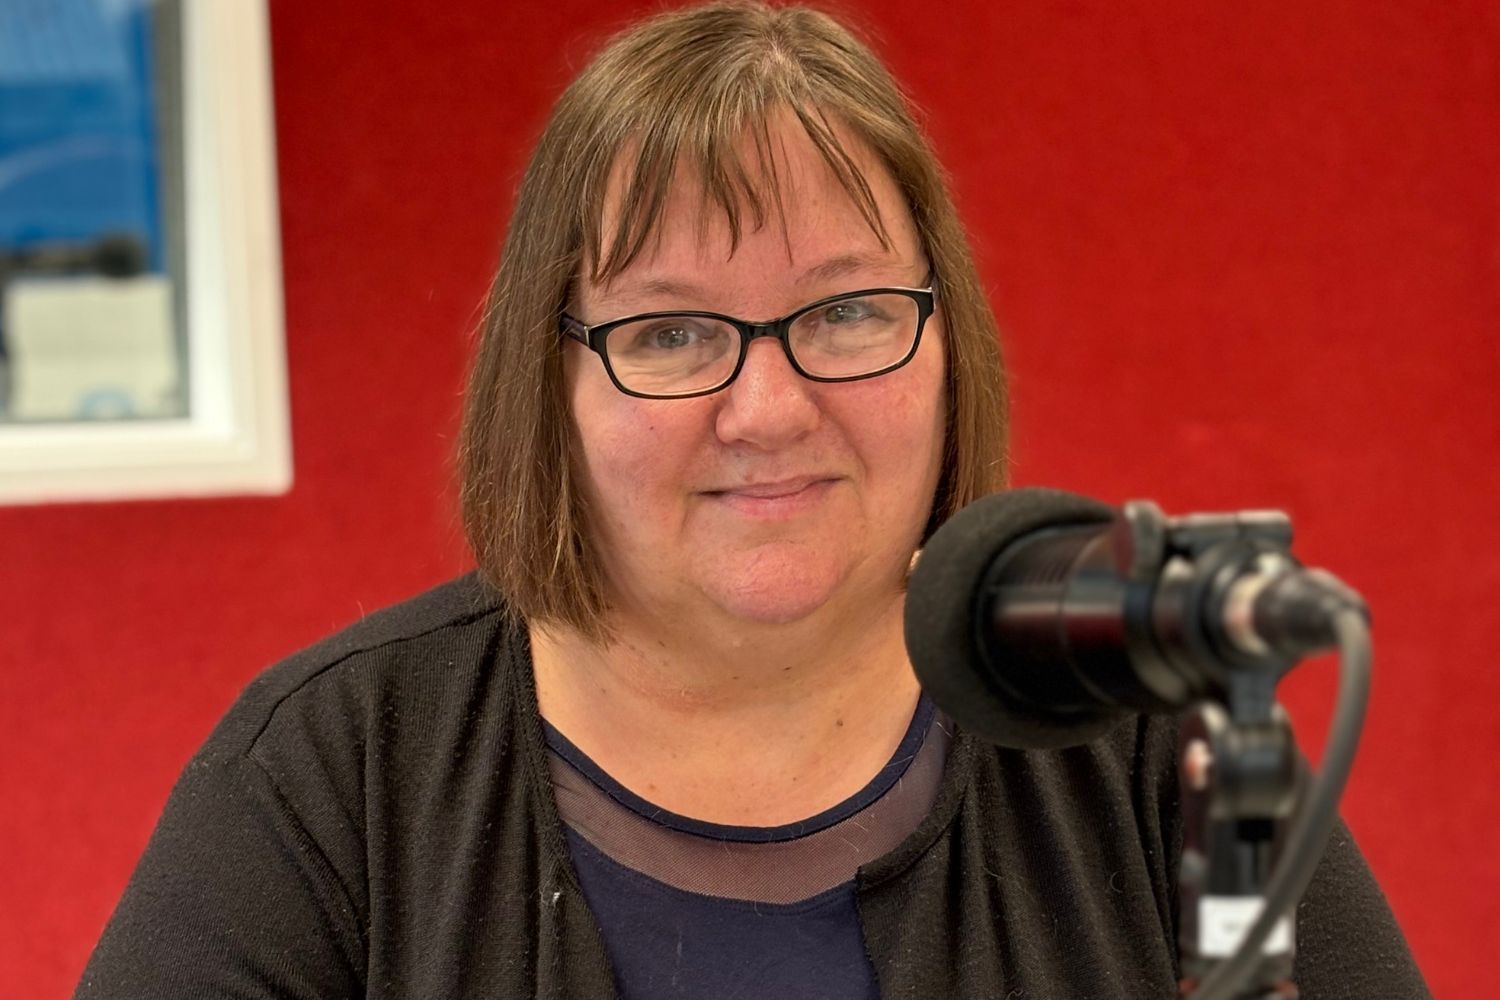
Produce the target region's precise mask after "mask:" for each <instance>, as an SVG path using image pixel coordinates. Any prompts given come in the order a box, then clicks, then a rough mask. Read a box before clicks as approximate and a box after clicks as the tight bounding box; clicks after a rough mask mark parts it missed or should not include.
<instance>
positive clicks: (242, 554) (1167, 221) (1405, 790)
mask: <svg viewBox="0 0 1500 1000" xmlns="http://www.w3.org/2000/svg"><path fill="white" fill-rule="evenodd" d="M627 6H629V7H635V8H641V9H644V8H646V7H648V6H651V5H648V4H644V3H635V4H630V5H624V4H605V3H601V2H592V3H583V2H579V0H553V2H550V3H548V4H546V5H538V6H537V7H536V9H529V8H528V9H526V10H525V11H524V12H521V11H517V10H516V9H515V8H514V7H512V6H510V5H506V4H496V3H493V2H490V0H449V2H447V3H442V4H427V3H417V2H415V0H404V2H401V3H396V2H390V3H381V4H371V3H366V2H362V0H318V2H317V3H302V2H294V0H275V2H273V3H272V15H273V37H274V46H275V76H276V101H277V117H278V139H279V144H280V164H281V174H280V176H281V199H282V220H283V222H282V225H283V230H282V235H283V242H284V246H285V266H286V309H287V340H288V351H289V357H290V365H291V389H292V415H293V424H294V435H295V437H294V446H295V457H296V477H297V478H296V486H295V488H294V489H293V491H292V492H291V493H290V494H289V495H288V496H286V497H281V498H274V499H236V500H207V501H205V500H200V501H181V502H159V503H129V504H109V505H63V506H53V507H42V508H31V509H9V510H3V511H0V608H3V609H4V610H3V616H4V617H3V619H0V629H3V633H0V634H3V647H0V803H4V805H3V809H0V858H3V859H4V864H3V865H0V899H3V903H0V984H4V985H3V987H0V992H3V993H4V994H5V995H7V996H12V997H17V998H32V997H36V998H40V997H57V996H62V995H66V994H67V992H68V991H69V990H70V989H71V987H72V984H73V982H74V981H75V980H76V977H77V975H78V973H79V972H80V970H81V968H82V965H83V962H84V960H85V958H86V956H87V953H88V951H89V948H90V946H91V944H92V942H93V940H94V939H95V937H96V936H97V934H98V932H99V930H100V928H101V926H102V925H103V923H104V921H105V919H106V917H107V916H108V914H109V912H110V909H111V907H112V906H113V904H114V902H115V900H116V898H117V897H118V894H119V892H120V890H121V888H122V886H123V884H124V881H125V879H126V877H127V875H128V873H129V871H130V869H131V867H132V865H133V863H134V860H135V858H136V856H137V855H138V853H139V852H140V850H141V848H142V846H143V845H144V843H145V840H146V837H147V835H148V833H149V831H150V829H151V826H152V824H153V822H154V819H155V817H156V815H157V812H158V811H159V809H160V806H161V803H162V801H163V799H164V797H165V796H166V793H167V791H168V789H169V788H170V786H171V783H172V781H173V780H174V778H175V776H176V774H177V771H178V770H179V769H180V768H181V766H182V765H183V763H184V762H185V761H186V759H187V757H188V756H189V755H190V754H191V753H192V751H193V749H194V748H195V746H196V745H197V744H198V743H199V741H201V740H202V738H203V737H204V736H205V735H206V734H207V732H208V730H209V728H210V727H211V725H212V724H213V722H214V720H215V719H216V718H217V716H218V715H219V713H220V712H221V711H222V710H223V709H224V707H225V706H226V705H227V704H228V703H229V701H230V700H231V699H232V698H233V697H234V695H235V693H236V692H237V690H238V689H239V688H240V687H241V686H242V685H243V684H244V683H245V682H246V680H247V679H248V678H249V677H250V676H251V675H253V674H254V673H255V672H256V671H257V670H258V669H260V668H261V667H262V666H263V665H265V664H267V663H269V662H272V661H274V660H275V659H277V658H279V657H280V656H282V655H284V654H286V653H288V652H290V651H291V650H292V649H294V648H296V647H298V646H300V645H303V644H305V643H307V642H310V641H312V640H314V639H316V638H317V637H319V636H321V635H322V634H324V633H326V632H328V631H330V630H332V629H334V628H336V627H338V626H340V625H342V624H344V623H346V622H348V621H350V620H351V619H353V618H355V617H357V616H358V615H359V614H361V613H362V612H363V611H364V610H367V609H370V608H373V607H376V606H378V605H380V604H383V603H387V602H390V601H393V600H396V599H398V598H400V597H402V596H404V595H407V594H410V593H413V592H415V591H417V590H419V589H421V588H423V587H426V586H427V585H429V584H431V583H435V582H437V581H438V580H440V579H443V578H444V577H446V576H448V575H449V574H451V573H454V572H456V571H458V570H459V569H461V568H462V567H463V566H464V565H465V556H464V554H463V547H462V543H461V539H460V534H459V531H458V529H457V527H456V518H455V516H454V514H453V512H452V511H453V502H452V501H453V490H452V488H451V485H450V483H451V476H450V465H451V463H450V458H449V455H450V453H451V451H452V446H453V441H454V432H455V427H456V412H457V407H458V403H457V394H458V392H459V385H460V380H461V372H462V368H463V364H464V360H463V358H464V351H465V344H466V339H467V335H468V331H469V330H470V328H471V327H472V325H473V322H474V317H475V309H476V305H477V303H478V301H479V299H480V296H481V294H482V291H483V287H484V285H485V281H486V275H487V272H488V270H489V268H490V266H491V264H492V261H493V257H494V251H495V247H496V245H497V242H498V234H499V232H500V231H501V228H502V226H503V223H504V221H505V218H506V215H507V212H508V202H509V199H510V196H511V193H512V191H513V189H514V186H515V183H516V180H517V177H518V175H519V171H520V168H521V165H522V158H523V156H524V155H525V152H526V151H527V147H528V145H529V142H530V140H531V138H532V137H534V135H535V134H536V132H537V130H538V128H539V127H540V124H541V121H542V118H543V116H544V114H545V108H546V105H547V103H548V101H549V99H550V98H551V97H553V96H554V95H555V94H556V92H557V91H558V89H559V88H560V87H561V85H562V84H563V82H564V81H565V80H566V78H567V77H568V76H569V74H570V72H571V71H572V70H573V69H574V68H576V67H577V66H579V65H581V63H582V62H583V60H584V59H585V57H586V53H587V52H588V51H589V48H590V46H591V45H592V44H593V41H594V40H595V39H596V38H597V37H598V36H599V33H600V32H601V31H602V30H604V29H605V28H606V27H609V26H612V25H614V24H617V23H619V22H620V21H621V20H622V19H623V18H625V17H626V16H627V14H625V13H621V9H622V7H627ZM1304 6H1305V9H1303V8H1304ZM1141 7H1142V8H1144V9H1134V10H1129V11H1127V10H1124V9H1120V8H1119V7H1118V6H1117V5H1113V4H1106V3H1099V4H1080V3H1076V2H1063V0H1054V2H1015V3H1005V4H992V3H986V2H972V3H966V4H953V5H947V6H945V5H939V4H923V5H921V7H920V16H916V15H915V14H913V12H912V6H911V4H909V3H907V2H903V0H889V2H882V3H878V4H877V3H871V4H870V5H869V7H868V9H867V10H866V9H863V8H860V9H856V13H855V17H856V18H858V19H861V20H863V21H865V22H866V23H867V24H868V25H870V26H871V27H872V28H873V30H874V32H875V34H876V35H877V36H878V38H879V40H880V47H881V48H882V49H883V51H884V52H885V53H886V54H887V56H888V57H889V59H890V61H891V62H892V64H893V65H894V66H895V68H896V70H897V72H898V74H899V75H900V76H901V77H902V78H903V79H904V80H905V81H906V83H907V84H908V85H909V87H910V89H911V91H912V93H913V94H914V95H915V96H916V98H917V99H918V101H919V102H920V103H921V104H923V105H924V106H926V107H927V108H928V109H929V110H930V128H931V131H932V133H933V134H934V137H935V139H936V142H937V145H938V148H939V150H940V152H941V154H942V155H943V157H944V158H945V160H946V162H947V163H948V165H949V166H950V168H951V170H952V172H953V175H954V180H955V184H956V187H957V191H958V196H959V200H960V205H961V208H962V209H963V210H964V212H965V214H966V217H967V218H968V219H969V221H970V224H971V226H972V229H973V234H974V239H975V243H976V245H977V248H978V252H979V255H980V258H981V266H982V269H983V272H984V274H985V276H986V279H987V281H988V283H989V287H990V289H991V291H992V294H993V298H994V301H995V303H996V306H997V307H998V309H999V311H1000V313H1001V316H1002V321H1003V325H1004V327H1005V329H1006V339H1007V344H1008V350H1009V358H1010V362H1011V365H1012V369H1013V378H1014V386H1015V426H1016V472H1017V479H1018V481H1020V482H1022V483H1052V484H1056V485H1061V486H1065V487H1068V488H1071V489H1075V490H1078V491H1081V492H1087V493H1093V494H1096V495H1099V496H1102V497H1105V498H1107V499H1110V500H1121V499H1125V498H1129V497H1137V496H1149V497H1153V498H1155V499H1157V500H1158V501H1160V502H1161V503H1162V504H1163V505H1164V506H1166V507H1167V509H1169V510H1174V511H1187V510H1196V509H1202V510H1213V509H1226V508H1235V507H1246V506H1277V507H1283V508H1285V509H1287V510H1289V511H1290V512H1291V513H1292V514H1293V516H1294V518H1295V520H1296V524H1297V527H1298V530H1299V533H1300V552H1301V554H1302V555H1303V556H1304V558H1305V559H1307V560H1308V561H1310V562H1314V563H1321V564H1323V565H1326V566H1328V567H1330V568H1333V569H1335V570H1336V571H1337V572H1339V573H1340V575H1342V576H1344V577H1345V578H1346V579H1347V580H1349V581H1350V582H1351V583H1353V584H1354V585H1355V586H1357V587H1359V588H1360V589H1362V590H1363V591H1364V593H1365V594H1366V595H1367V596H1368V597H1369V599H1370V601H1371V604H1372V606H1373V608H1374V611H1375V617H1376V623H1377V629H1376V648H1377V657H1378V662H1377V686H1376V692H1375V697H1374V703H1373V707H1372V712H1371V721H1370V726H1369V729H1368V734H1367V737H1366V743H1365V748H1364V751H1363V755H1362V757H1361V760H1360V764H1359V766H1358V768H1357V769H1356V773H1355V776H1354V781H1353V785H1352V788H1351V790H1350V792H1349V794H1348V796H1347V799H1346V803H1345V813H1346V815H1347V817H1348V818H1349V821H1350V823H1351V825H1352V826H1353V828H1354V830H1355V832H1356V833H1357V834H1358V835H1359V837H1360V840H1361V841H1362V843H1363V845H1364V848H1365V850H1366V852H1367V854H1368V855H1369V857H1370V859H1371V862H1372V864H1373V865H1374V867H1375V869H1376V871H1377V873H1378V875H1379V876H1380V878H1381V880H1382V882H1383V883H1384V885H1385V887H1386V889H1387V892H1388V894H1389V896H1390V898H1391V900H1392V903H1393V905H1394V907H1395V909H1396V911H1397V914H1398V915H1399V916H1400V917H1401V919H1402V921H1403V923H1404V924H1405V926H1406V928H1407V932H1408V935H1409V937H1410V939H1411V941H1412V944H1413V946H1414V948H1415V950H1416V953H1417V956H1418V958H1419V960H1420V961H1421V963H1422V965H1423V967H1424V969H1425V970H1426V972H1427V975H1428V977H1429V979H1430V981H1431V983H1432V985H1433V987H1434V989H1435V991H1436V992H1437V993H1438V995H1440V996H1441V995H1448V996H1472V995H1474V994H1473V991H1472V988H1469V989H1466V988H1465V987H1467V986H1469V984H1470V982H1471V979H1474V978H1477V977H1478V975H1479V969H1480V959H1479V958H1477V957H1475V956H1476V953H1477V952H1479V951H1480V950H1481V949H1476V947H1475V946H1476V945H1477V944H1479V943H1480V942H1491V943H1492V942H1494V941H1497V940H1500V902H1497V900H1500V862H1497V860H1496V852H1495V851H1494V849H1493V844H1494V843H1495V834H1494V832H1493V831H1494V828H1495V825H1496V824H1497V822H1500V793H1497V792H1496V790H1495V786H1496V785H1497V784H1500V782H1497V780H1496V777H1495V768H1494V764H1493V762H1494V760H1495V759H1496V757H1497V755H1500V726H1497V725H1496V724H1495V722H1494V708H1493V706H1494V705H1495V703H1496V702H1497V701H1500V674H1497V672H1496V671H1495V670H1494V664H1493V663H1492V662H1491V661H1492V660H1493V658H1494V655H1495V654H1494V644H1493V642H1492V641H1487V640H1492V638H1493V636H1494V635H1495V634H1496V632H1497V626H1500V613H1497V611H1496V605H1495V600H1494V598H1495V596H1496V595H1497V594H1500V527H1497V524H1500V520H1497V519H1496V518H1495V517H1494V516H1493V513H1494V511H1493V508H1494V507H1495V505H1496V503H1497V501H1500V471H1497V470H1500V462H1497V460H1496V456H1497V455H1500V401H1497V386H1500V342H1497V336H1500V331H1497V330H1496V326H1495V324H1496V318H1497V316H1500V308H1497V307H1500V291H1497V289H1500V193H1497V192H1500V182H1497V178H1500V127H1497V118H1496V115H1497V109H1500V18H1497V14H1496V8H1495V7H1494V6H1493V5H1490V4H1486V3H1483V2H1480V0H1473V2H1469V3H1454V2H1450V3H1444V4H1432V3H1426V2H1422V0H1399V2H1384V3H1371V2H1364V0H1360V2H1343V3H1339V2H1325V3H1320V4H1309V5H1292V4H1272V5H1257V4H1215V5H1207V6H1205V5H1201V4H1199V3H1197V2H1195V0H1177V2H1170V3H1167V2H1163V3H1157V4H1152V5H1141ZM1273 11H1274V13H1273ZM1486 597H1488V598H1489V600H1486ZM1331 674H1332V670H1331V669H1330V667H1329V665H1328V664H1327V663H1325V662H1320V663H1315V664H1312V665H1309V666H1308V667H1307V668H1305V669H1304V670H1303V671H1302V672H1301V675H1300V676H1299V677H1297V678H1296V679H1294V681H1293V682H1292V684H1291V690H1290V691H1289V692H1288V699H1289V701H1290V702H1291V704H1292V707H1293V710H1294V714H1295V715H1296V716H1297V718H1298V720H1299V731H1300V732H1301V733H1302V734H1303V737H1304V740H1305V741H1306V742H1308V743H1309V744H1311V745H1314V746H1316V745H1317V744H1318V742H1319V741H1320V740H1321V733H1322V731H1323V717H1324V713H1325V712H1326V708H1327V704H1328V698H1329V696H1330V694H1331V689H1332V686H1331Z"/></svg>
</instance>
